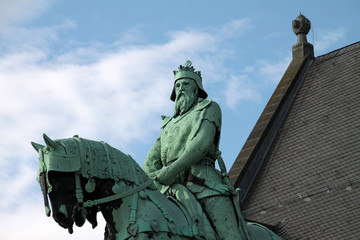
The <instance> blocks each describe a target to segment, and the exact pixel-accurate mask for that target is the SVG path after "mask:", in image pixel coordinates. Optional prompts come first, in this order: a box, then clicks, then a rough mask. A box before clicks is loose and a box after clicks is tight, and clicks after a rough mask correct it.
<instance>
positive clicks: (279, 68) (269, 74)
mask: <svg viewBox="0 0 360 240" xmlns="http://www.w3.org/2000/svg"><path fill="white" fill-rule="evenodd" d="M291 59H292V57H291V56H290V55H288V56H286V57H283V58H282V59H280V60H279V61H276V62H269V61H265V60H261V61H259V62H258V64H257V68H258V70H259V73H260V75H261V76H262V78H264V79H265V80H268V81H270V82H272V83H278V82H279V81H280V80H281V78H282V76H283V75H284V73H285V71H286V69H287V67H288V66H289V64H290V62H291Z"/></svg>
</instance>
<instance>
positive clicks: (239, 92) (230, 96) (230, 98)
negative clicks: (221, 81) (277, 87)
mask: <svg viewBox="0 0 360 240" xmlns="http://www.w3.org/2000/svg"><path fill="white" fill-rule="evenodd" d="M225 96H226V104H227V106H228V107H230V108H231V109H233V110H234V109H235V108H236V105H237V104H238V103H239V102H240V101H242V100H253V101H259V100H260V94H259V92H257V91H256V90H255V88H254V87H252V86H250V84H249V83H248V82H247V77H246V76H244V75H243V76H232V77H230V80H229V81H228V82H227V85H226V88H225Z"/></svg>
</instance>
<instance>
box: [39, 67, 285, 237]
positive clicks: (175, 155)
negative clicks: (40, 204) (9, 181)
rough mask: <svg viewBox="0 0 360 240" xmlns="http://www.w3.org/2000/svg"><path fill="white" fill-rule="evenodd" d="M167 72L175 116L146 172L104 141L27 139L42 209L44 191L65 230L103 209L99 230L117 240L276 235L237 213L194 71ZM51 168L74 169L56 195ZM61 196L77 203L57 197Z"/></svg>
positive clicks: (214, 116)
mask: <svg viewBox="0 0 360 240" xmlns="http://www.w3.org/2000/svg"><path fill="white" fill-rule="evenodd" d="M174 74H175V82H174V90H173V93H172V95H171V99H172V100H173V101H174V102H175V108H174V114H173V115H172V116H169V117H164V118H163V122H162V131H161V133H160V135H159V137H158V139H157V140H156V142H155V144H154V146H153V147H152V149H151V150H150V152H149V154H148V156H147V157H146V159H145V162H144V171H145V172H144V171H143V170H142V169H141V168H140V166H138V164H137V163H136V162H135V161H134V160H133V159H132V158H131V157H130V156H129V155H126V154H124V153H122V152H121V151H119V150H117V149H115V148H113V147H111V146H109V145H108V144H106V143H104V142H97V141H92V140H87V139H82V138H79V137H78V136H75V137H73V138H69V139H61V140H56V141H53V140H51V139H50V138H49V137H47V136H46V135H44V140H45V143H46V146H42V145H40V144H36V143H33V146H34V148H35V149H36V150H37V151H38V153H39V155H40V161H39V171H38V181H39V182H40V185H41V188H42V190H43V194H44V201H45V207H46V212H47V214H48V215H50V205H49V203H48V196H49V197H50V201H51V202H52V211H53V217H54V219H55V220H56V221H57V222H58V223H59V224H60V225H61V226H62V227H64V228H68V230H69V232H70V233H72V224H73V223H74V222H75V223H76V224H77V225H78V226H81V225H82V224H83V223H84V221H85V217H86V218H87V220H88V221H90V222H91V223H92V224H93V226H96V220H95V221H94V218H93V217H92V216H91V214H89V212H91V211H90V209H93V208H94V207H95V209H100V210H101V211H102V212H103V215H104V217H105V220H106V222H107V229H106V234H107V235H109V236H110V237H113V238H116V239H168V238H169V236H171V237H172V239H189V238H190V239H230V240H231V239H245V240H246V239H248V240H250V239H280V238H279V237H277V236H276V235H275V234H273V233H272V232H271V231H269V230H267V229H266V228H264V227H262V226H258V225H249V224H248V223H246V222H245V221H244V220H243V218H242V216H241V212H240V210H239V207H238V205H237V201H236V200H235V192H234V189H233V186H232V185H231V184H230V181H229V179H228V176H227V173H226V169H225V165H224V163H223V161H222V158H221V152H220V151H219V149H218V147H219V141H220V132H221V110H220V107H219V106H218V104H217V103H216V102H214V101H212V100H211V99H209V98H207V93H206V92H205V90H204V88H203V86H202V78H201V73H200V72H199V71H195V69H194V68H193V67H192V64H191V62H190V61H188V62H187V63H186V64H185V66H180V67H179V71H175V72H174ZM215 161H219V166H220V168H221V169H220V170H217V169H215ZM52 172H56V173H63V174H73V177H71V178H72V179H73V180H71V182H73V184H74V185H73V186H70V187H72V188H73V191H69V190H68V189H67V190H66V192H62V187H64V186H59V184H54V183H56V182H57V181H59V182H61V178H62V175H61V174H60V175H59V176H58V177H59V179H55V180H54V176H52V174H51V173H52ZM50 175H51V176H50ZM56 176H57V175H56ZM148 176H150V178H149V177H148ZM63 177H64V178H65V177H68V175H66V176H65V175H64V176H63ZM49 179H50V180H49ZM153 180H154V183H155V185H156V186H157V187H158V189H159V190H160V191H161V193H163V194H161V193H160V192H159V191H157V190H156V187H155V186H154V185H153V184H152V183H153ZM84 181H85V183H86V184H85V183H84V184H82V182H84ZM109 184H110V185H109ZM65 187H69V186H65ZM102 188H106V189H102ZM66 195H69V196H70V197H69V198H68V199H76V202H66V201H65V202H61V201H64V200H63V199H67V198H66ZM74 197H75V198H74ZM114 202H116V204H115V203H114ZM96 211H97V210H96ZM96 211H95V214H96ZM78 213H80V214H78ZM85 213H86V214H85ZM82 218H83V220H82ZM79 219H80V220H79Z"/></svg>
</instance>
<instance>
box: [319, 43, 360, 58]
mask: <svg viewBox="0 0 360 240" xmlns="http://www.w3.org/2000/svg"><path fill="white" fill-rule="evenodd" d="M358 47H360V41H358V42H355V43H352V44H349V45H347V46H345V47H342V48H339V49H336V50H333V51H331V52H328V53H325V54H323V55H320V56H318V57H315V59H316V60H325V59H329V58H332V57H335V56H337V55H339V53H341V54H344V53H346V52H348V51H350V50H353V49H354V48H358Z"/></svg>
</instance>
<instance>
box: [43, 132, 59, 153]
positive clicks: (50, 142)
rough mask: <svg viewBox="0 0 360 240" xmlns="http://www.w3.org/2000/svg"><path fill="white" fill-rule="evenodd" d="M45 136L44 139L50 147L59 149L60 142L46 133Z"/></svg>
mask: <svg viewBox="0 0 360 240" xmlns="http://www.w3.org/2000/svg"><path fill="white" fill-rule="evenodd" d="M43 137H44V141H45V143H46V145H47V146H48V147H50V148H51V149H52V150H55V149H57V147H58V144H57V143H56V142H55V141H54V140H52V139H51V138H49V137H48V136H47V135H46V134H45V133H44V134H43Z"/></svg>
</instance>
